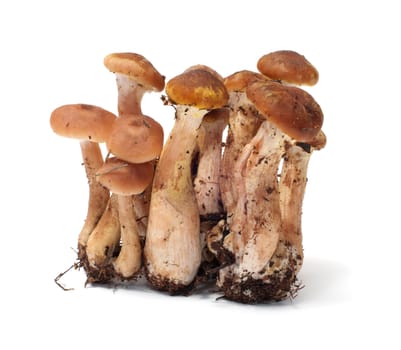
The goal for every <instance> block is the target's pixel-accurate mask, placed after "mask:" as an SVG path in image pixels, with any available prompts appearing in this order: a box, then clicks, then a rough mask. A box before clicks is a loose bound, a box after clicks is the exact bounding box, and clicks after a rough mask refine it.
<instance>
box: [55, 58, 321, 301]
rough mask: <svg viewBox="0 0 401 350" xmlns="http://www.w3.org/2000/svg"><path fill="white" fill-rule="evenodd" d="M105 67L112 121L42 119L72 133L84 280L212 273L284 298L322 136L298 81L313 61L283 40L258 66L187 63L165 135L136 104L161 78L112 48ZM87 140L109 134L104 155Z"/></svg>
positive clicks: (66, 115)
mask: <svg viewBox="0 0 401 350" xmlns="http://www.w3.org/2000/svg"><path fill="white" fill-rule="evenodd" d="M104 64H105V65H106V67H107V68H108V69H109V70H110V71H112V72H114V73H115V74H116V79H117V86H118V117H116V116H115V115H113V114H111V113H109V112H107V111H104V110H102V109H101V108H97V107H94V106H88V105H67V106H62V107H60V108H58V109H56V110H55V111H54V112H53V113H52V116H51V126H52V128H53V130H54V131H55V132H57V133H59V134H61V135H63V136H68V137H74V138H78V139H79V140H80V141H81V147H82V153H83V157H84V164H85V168H86V172H87V177H88V180H89V188H90V196H89V197H90V199H89V209H88V214H87V219H86V221H85V225H84V227H83V229H82V231H81V233H80V235H79V257H80V260H81V265H83V266H84V268H85V272H86V273H87V277H88V279H87V281H88V282H91V283H92V282H93V283H95V282H109V281H136V279H137V277H138V276H140V275H141V272H142V271H143V272H144V273H145V275H146V278H147V280H148V282H149V284H150V285H151V286H152V287H153V288H155V289H159V290H163V291H167V292H169V293H170V294H184V293H186V292H187V291H189V290H192V288H193V287H194V286H198V285H199V284H201V285H202V284H203V283H210V282H215V283H216V285H217V287H218V288H219V290H220V292H221V293H222V294H223V295H224V297H225V298H227V299H230V300H233V301H238V302H242V303H259V302H266V301H270V300H275V301H279V300H283V299H285V298H287V297H289V296H294V293H295V292H296V291H297V290H298V289H299V281H298V279H297V274H298V272H299V270H300V269H301V266H302V263H303V245H302V223H301V221H302V220H301V218H302V203H303V198H304V193H305V188H306V182H307V168H308V163H309V160H310V157H311V154H312V152H313V151H315V150H319V149H321V148H323V147H324V146H325V143H326V136H325V134H324V133H323V131H322V130H321V127H322V123H323V113H322V111H321V108H320V106H319V105H318V103H317V102H316V101H315V100H314V99H313V97H312V96H311V95H310V94H309V93H307V92H306V91H304V90H302V89H300V88H299V87H297V86H299V85H314V84H316V82H317V81H318V78H319V74H318V72H317V70H316V69H315V68H314V67H313V66H312V64H310V62H309V61H307V60H306V59H305V57H303V56H301V55H299V54H298V53H296V52H294V51H288V50H287V51H275V52H272V53H270V54H267V55H264V56H263V57H261V58H260V59H259V61H258V63H257V68H258V70H259V72H260V73H256V72H252V71H248V70H243V71H238V72H236V73H234V74H232V75H229V76H228V77H226V78H225V79H223V78H222V77H221V75H220V74H219V73H217V71H215V70H213V69H212V68H210V67H208V66H205V65H194V66H191V67H190V68H188V69H187V70H186V71H184V73H182V74H180V75H178V76H176V77H175V78H172V79H170V81H169V82H168V83H167V85H166V93H167V97H163V102H164V104H165V105H169V106H174V109H175V123H174V126H173V128H172V130H171V132H170V134H169V136H168V138H167V139H166V142H165V144H163V142H164V139H163V136H164V132H163V129H162V127H161V125H160V124H159V123H158V122H157V121H155V120H154V119H152V118H150V117H149V116H147V115H144V114H143V113H142V108H141V100H142V97H143V95H144V93H145V92H149V91H159V92H160V91H162V90H163V88H164V79H165V78H164V76H162V75H160V73H159V72H158V71H157V70H156V69H155V68H154V67H153V65H152V64H151V63H150V62H149V61H148V60H147V59H145V58H144V57H143V56H141V55H139V54H134V53H116V54H111V55H108V56H106V58H105V60H104ZM93 121H95V123H93ZM90 123H92V124H90ZM227 125H228V128H226V127H227ZM225 131H226V133H225ZM225 135H226V138H224V136H225ZM94 141H96V142H106V147H107V150H108V151H109V155H108V156H107V157H106V160H105V161H103V157H102V155H101V152H100V148H99V146H98V144H97V143H95V142H94ZM280 172H281V173H280ZM95 177H96V179H95ZM110 192H111V195H110ZM142 248H143V250H142ZM57 280H58V279H57Z"/></svg>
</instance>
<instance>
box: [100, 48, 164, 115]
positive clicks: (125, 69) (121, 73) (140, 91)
mask: <svg viewBox="0 0 401 350" xmlns="http://www.w3.org/2000/svg"><path fill="white" fill-rule="evenodd" d="M104 65H105V66H106V68H107V69H108V70H110V71H111V72H113V73H115V75H116V80H117V87H118V114H119V115H120V116H122V115H126V114H128V115H131V114H142V109H141V101H142V97H143V95H144V94H145V93H146V92H150V91H159V92H160V91H162V90H163V89H164V80H165V77H164V76H162V75H161V74H160V73H159V72H158V71H157V70H156V68H155V67H154V66H153V65H152V64H151V63H150V62H149V61H148V60H147V59H146V58H145V57H143V56H142V55H139V54H137V53H132V52H123V53H112V54H110V55H107V56H106V57H105V58H104Z"/></svg>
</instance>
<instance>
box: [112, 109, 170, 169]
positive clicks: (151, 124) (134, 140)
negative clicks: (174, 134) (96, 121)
mask: <svg viewBox="0 0 401 350" xmlns="http://www.w3.org/2000/svg"><path fill="white" fill-rule="evenodd" d="M163 136H164V134H163V127H162V126H161V125H160V124H159V123H158V122H157V121H156V120H154V119H153V118H151V117H148V116H146V115H125V116H124V117H123V118H117V119H116V121H115V122H114V124H113V127H112V129H111V132H110V136H109V138H108V140H107V148H108V150H109V152H110V153H112V154H113V155H115V156H116V157H118V158H120V159H122V160H125V161H127V162H131V163H145V162H148V161H150V160H152V159H155V158H157V157H158V156H159V155H160V153H161V150H162V147H163Z"/></svg>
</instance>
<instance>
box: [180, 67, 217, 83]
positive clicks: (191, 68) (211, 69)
mask: <svg viewBox="0 0 401 350" xmlns="http://www.w3.org/2000/svg"><path fill="white" fill-rule="evenodd" d="M195 69H203V70H206V71H208V72H209V73H212V74H213V75H214V76H215V77H216V78H217V79H219V80H220V81H224V78H223V77H222V76H221V75H220V74H219V73H217V72H216V71H215V70H214V69H213V68H211V67H209V66H206V65H204V64H195V65H193V66H191V67H189V68H187V69H186V70H185V72H188V71H190V70H195Z"/></svg>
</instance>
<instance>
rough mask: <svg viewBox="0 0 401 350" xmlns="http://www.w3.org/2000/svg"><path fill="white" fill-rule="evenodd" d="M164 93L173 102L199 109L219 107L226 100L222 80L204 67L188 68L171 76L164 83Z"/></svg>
mask: <svg viewBox="0 0 401 350" xmlns="http://www.w3.org/2000/svg"><path fill="white" fill-rule="evenodd" d="M166 93H167V95H168V97H169V99H170V100H171V101H172V102H173V103H175V104H179V105H189V106H195V107H197V108H199V109H214V108H220V107H223V106H224V105H225V104H226V103H227V101H228V93H227V90H226V88H225V86H224V84H223V82H222V81H220V80H219V79H218V78H216V77H215V75H214V74H212V73H210V72H208V71H207V70H204V69H190V70H188V71H186V72H184V73H182V74H180V75H177V76H176V77H174V78H172V79H171V80H170V81H168V82H167V84H166Z"/></svg>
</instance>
